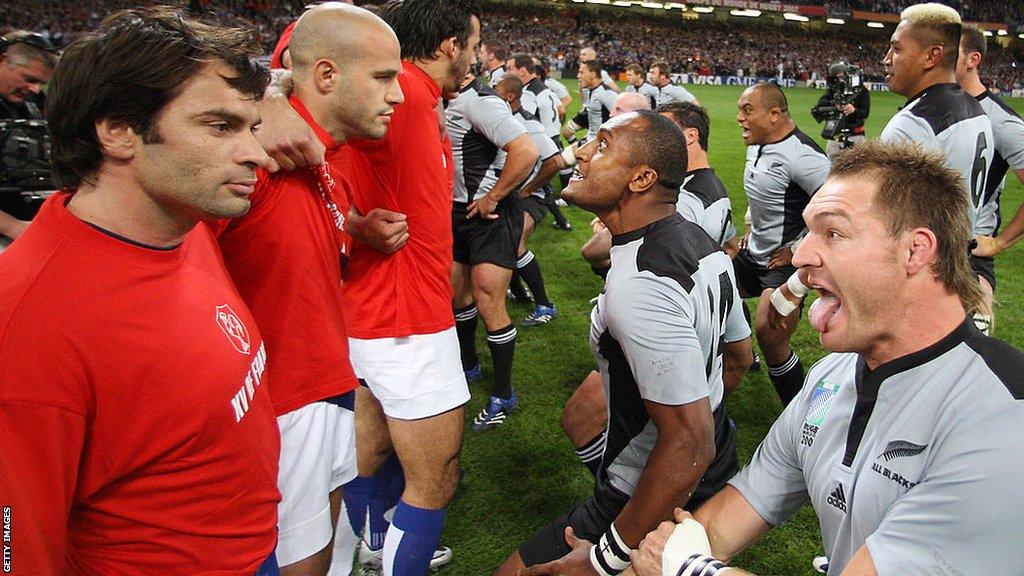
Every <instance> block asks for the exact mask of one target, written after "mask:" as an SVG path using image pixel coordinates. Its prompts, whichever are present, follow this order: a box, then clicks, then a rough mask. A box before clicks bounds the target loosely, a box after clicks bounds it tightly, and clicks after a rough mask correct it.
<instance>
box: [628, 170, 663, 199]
mask: <svg viewBox="0 0 1024 576" xmlns="http://www.w3.org/2000/svg"><path fill="white" fill-rule="evenodd" d="M657 183H658V173H657V172H656V171H655V170H654V168H651V167H650V166H647V165H646V164H641V165H639V166H637V167H636V168H635V169H634V172H633V178H632V179H630V181H629V191H630V192H634V193H637V194H643V193H644V192H647V191H649V190H650V189H651V188H652V187H653V186H654V185H655V184H657Z"/></svg>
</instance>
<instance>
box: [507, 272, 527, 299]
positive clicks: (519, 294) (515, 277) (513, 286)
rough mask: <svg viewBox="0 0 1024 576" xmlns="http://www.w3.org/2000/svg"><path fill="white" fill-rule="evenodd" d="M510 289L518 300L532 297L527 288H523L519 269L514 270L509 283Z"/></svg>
mask: <svg viewBox="0 0 1024 576" xmlns="http://www.w3.org/2000/svg"><path fill="white" fill-rule="evenodd" d="M508 289H509V290H511V291H512V297H513V298H515V299H516V300H517V301H519V300H529V299H530V295H529V294H527V293H526V288H523V279H522V278H521V277H520V275H519V271H518V270H513V271H512V280H510V281H509V283H508Z"/></svg>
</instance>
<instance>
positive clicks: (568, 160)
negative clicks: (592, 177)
mask: <svg viewBox="0 0 1024 576" xmlns="http://www.w3.org/2000/svg"><path fill="white" fill-rule="evenodd" d="M562 160H565V165H566V166H575V165H576V147H575V146H573V145H572V144H570V145H568V146H566V147H565V148H562Z"/></svg>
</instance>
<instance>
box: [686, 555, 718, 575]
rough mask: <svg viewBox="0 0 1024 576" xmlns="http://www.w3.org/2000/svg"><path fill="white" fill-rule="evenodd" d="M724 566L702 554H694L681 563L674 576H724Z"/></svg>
mask: <svg viewBox="0 0 1024 576" xmlns="http://www.w3.org/2000/svg"><path fill="white" fill-rule="evenodd" d="M726 570H727V568H726V566H725V564H723V563H722V562H721V561H720V560H715V559H714V558H712V557H711V556H705V555H704V554H694V555H693V556H690V557H689V558H687V559H686V562H683V565H682V566H680V567H679V570H677V571H676V576H725V571H726Z"/></svg>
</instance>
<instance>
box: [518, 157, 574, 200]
mask: <svg viewBox="0 0 1024 576" xmlns="http://www.w3.org/2000/svg"><path fill="white" fill-rule="evenodd" d="M562 168H565V160H563V159H562V156H561V155H560V154H556V155H554V156H552V157H551V158H548V159H547V160H545V161H544V163H543V164H541V165H540V172H537V175H536V176H534V178H533V180H530V181H529V182H527V183H526V185H525V186H523V187H522V188H520V189H519V190H520V194H522V195H523V197H526V196H529V195H530V194H532V193H533V192H534V191H535V190H537V189H538V188H540V187H541V186H543V185H545V184H547V183H548V182H549V181H551V179H552V178H553V177H554V176H555V174H557V173H558V171H559V170H561V169H562Z"/></svg>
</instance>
